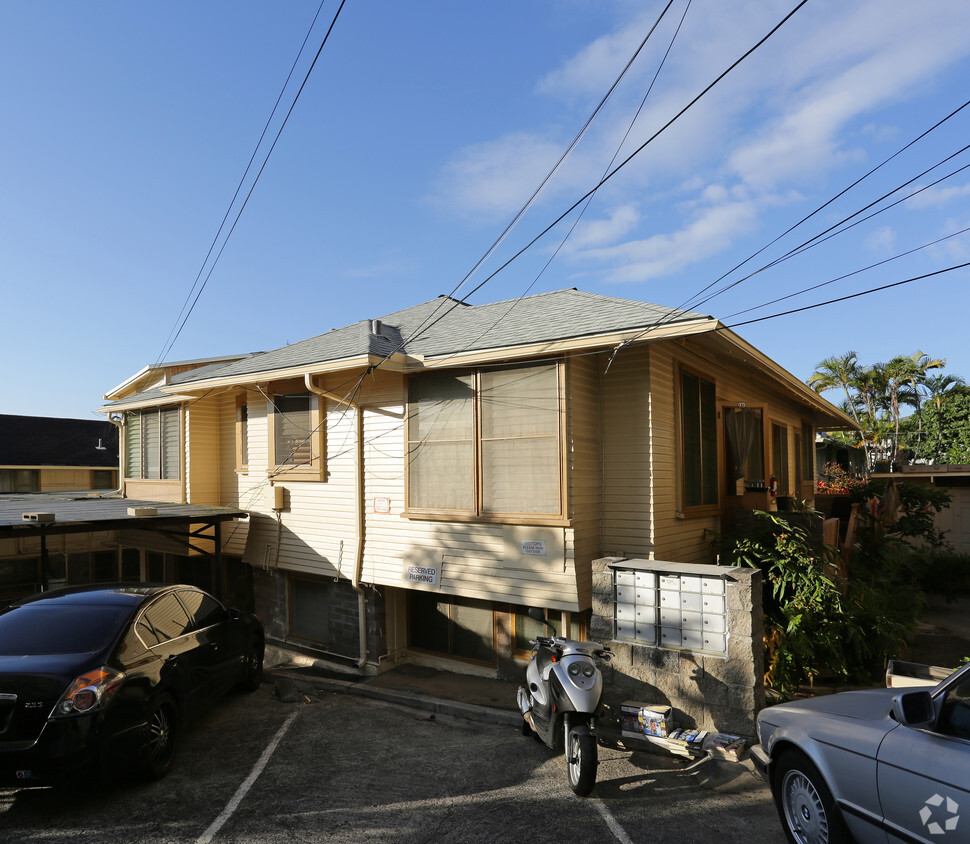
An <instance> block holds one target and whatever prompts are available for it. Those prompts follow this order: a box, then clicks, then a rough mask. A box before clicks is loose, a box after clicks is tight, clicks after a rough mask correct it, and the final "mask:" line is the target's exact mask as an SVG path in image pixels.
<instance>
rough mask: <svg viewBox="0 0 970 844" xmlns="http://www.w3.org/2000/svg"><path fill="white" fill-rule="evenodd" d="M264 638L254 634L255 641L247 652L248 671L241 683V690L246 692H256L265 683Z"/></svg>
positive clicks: (250, 644)
mask: <svg viewBox="0 0 970 844" xmlns="http://www.w3.org/2000/svg"><path fill="white" fill-rule="evenodd" d="M265 650H266V648H265V645H264V644H263V637H262V636H260V635H259V634H253V640H252V641H251V642H250V643H249V648H248V649H247V650H246V670H245V672H244V673H243V678H242V680H241V681H240V683H239V688H240V689H242V690H243V691H246V692H255V691H256V689H258V688H259V686H260V684H261V683H262V682H263V655H264V653H265Z"/></svg>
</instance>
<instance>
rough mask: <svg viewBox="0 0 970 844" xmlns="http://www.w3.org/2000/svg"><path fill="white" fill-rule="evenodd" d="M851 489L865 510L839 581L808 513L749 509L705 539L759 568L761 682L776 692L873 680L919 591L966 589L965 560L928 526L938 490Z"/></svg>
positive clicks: (913, 613) (899, 643)
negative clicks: (938, 586) (950, 585)
mask: <svg viewBox="0 0 970 844" xmlns="http://www.w3.org/2000/svg"><path fill="white" fill-rule="evenodd" d="M853 495H854V497H856V499H857V500H858V501H859V502H860V503H861V504H862V506H861V507H860V508H859V521H858V525H857V531H856V538H855V545H854V547H853V549H852V552H851V556H850V563H849V567H848V576H847V577H845V578H843V577H841V576H840V575H839V574H838V572H839V562H840V560H839V556H838V554H837V551H836V549H833V548H826V547H824V545H823V544H822V542H821V540H820V539H818V538H817V537H818V536H820V535H821V530H817V529H815V528H820V525H821V516H820V515H819V514H817V513H815V512H814V511H810V510H809V511H801V512H798V513H766V512H762V511H755V512H754V513H753V514H752V515H751V518H750V520H748V521H745V522H744V523H743V524H739V525H738V526H737V527H736V528H735V529H734V530H733V531H731V532H730V533H726V534H721V535H716V534H714V535H711V547H712V549H713V551H714V552H715V554H716V555H717V556H718V558H719V559H720V562H721V563H723V564H727V565H735V566H750V567H753V568H759V569H761V571H762V577H763V588H764V593H763V607H764V628H765V634H764V635H765V665H766V672H765V683H766V684H767V685H770V686H772V687H773V688H775V689H776V690H778V691H781V692H783V693H791V692H794V691H796V690H797V689H798V688H799V687H800V686H802V685H804V684H806V683H807V684H812V683H813V682H814V681H815V680H816V679H817V678H819V677H826V678H832V679H835V680H851V681H855V682H871V681H874V680H876V679H877V678H878V676H879V675H880V674H881V672H882V671H883V670H884V669H885V663H886V660H887V659H888V658H890V657H893V656H896V655H898V654H899V653H900V652H901V651H902V650H903V648H904V647H905V646H906V642H907V640H908V639H909V638H910V636H911V635H912V632H913V630H914V629H915V626H916V622H917V621H918V619H919V617H920V615H921V613H922V611H923V609H924V607H925V599H924V591H923V590H924V589H925V588H927V587H928V586H929V585H930V584H931V583H940V582H947V579H946V578H947V576H949V577H950V578H951V580H952V581H953V582H955V583H958V584H961V585H962V586H963V587H965V588H970V559H968V558H967V557H965V556H963V555H953V554H952V553H951V551H950V550H949V549H948V546H947V543H946V542H945V541H944V537H943V534H942V533H941V532H939V531H937V530H936V527H935V523H934V517H935V515H936V513H938V512H939V511H940V510H942V509H943V508H944V507H946V506H947V505H948V504H949V495H948V494H947V493H946V492H945V491H944V490H939V489H936V488H931V487H925V486H917V485H915V484H906V483H898V482H897V483H894V484H893V485H892V486H891V487H888V486H887V485H886V484H885V483H884V482H880V483H878V484H873V483H867V484H866V485H865V486H864V488H862V489H859V490H857V491H854V492H853ZM816 519H817V520H819V521H818V524H816V523H815V520H816ZM957 575H959V577H957Z"/></svg>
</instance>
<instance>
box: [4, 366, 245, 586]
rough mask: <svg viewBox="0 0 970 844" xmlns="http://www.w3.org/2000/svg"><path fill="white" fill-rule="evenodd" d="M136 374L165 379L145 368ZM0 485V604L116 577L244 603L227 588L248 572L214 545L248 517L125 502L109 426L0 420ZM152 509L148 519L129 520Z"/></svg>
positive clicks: (113, 435)
mask: <svg viewBox="0 0 970 844" xmlns="http://www.w3.org/2000/svg"><path fill="white" fill-rule="evenodd" d="M234 359H235V358H221V359H219V360H220V362H223V363H224V362H226V361H227V360H234ZM204 363H205V362H188V363H186V364H176V365H171V366H170V367H169V369H171V370H173V371H181V370H184V369H186V368H190V367H191V366H198V365H203V364H204ZM138 377H141V378H144V379H148V380H150V381H159V380H161V381H164V380H165V377H167V376H166V372H165V371H163V370H161V369H159V370H158V371H156V370H155V369H154V368H149V369H146V370H144V371H143V372H142V373H139V376H136V380H137V378H138ZM150 436H151V434H149V437H150ZM176 441H178V438H177V439H176ZM180 459H181V458H180ZM0 484H2V486H0V490H2V492H3V494H0V602H2V601H4V600H10V599H13V598H17V597H21V596H24V595H29V594H32V593H34V592H38V591H41V590H46V589H50V588H54V587H57V586H63V585H74V584H81V583H92V582H109V581H119V580H125V581H139V580H167V581H171V580H178V581H186V582H189V583H195V584H197V585H200V586H204V587H206V588H210V589H213V590H214V591H216V592H218V593H219V594H221V595H225V596H226V597H228V598H230V599H235V598H239V597H242V598H245V597H246V596H245V595H243V596H239V595H238V594H237V593H238V591H239V590H238V588H237V589H236V590H235V591H234V590H232V589H231V588H229V587H230V585H231V584H232V583H238V582H239V581H240V580H242V581H243V582H245V576H244V575H245V573H246V572H248V569H246V570H243V572H242V574H240V572H239V570H237V569H234V568H232V561H230V560H223V559H222V557H221V553H220V550H221V545H222V542H221V541H217V538H220V539H221V536H222V533H221V529H222V526H223V525H224V524H225V523H226V522H229V523H233V522H237V520H238V519H239V518H240V517H243V518H245V516H246V514H245V513H240V512H238V511H233V510H230V509H227V508H214V507H205V506H201V505H191V506H186V505H176V504H171V505H161V506H155V505H156V503H157V502H155V501H150V502H143V501H134V500H131V499H130V498H129V499H128V500H122V499H121V498H120V495H119V492H118V490H119V488H120V483H119V455H118V424H116V423H114V422H111V421H109V420H104V419H102V420H96V419H95V420H91V421H87V420H77V419H48V418H42V417H32V416H0ZM153 510H154V511H155V512H154V515H151V516H144V515H141V516H139V515H135V513H143V514H144V513H148V512H151V511H153ZM229 532H230V531H228V530H227V534H228V533H229ZM240 567H241V564H240ZM249 591H250V593H251V590H249ZM249 600H250V601H251V594H250V595H249ZM243 602H244V601H243Z"/></svg>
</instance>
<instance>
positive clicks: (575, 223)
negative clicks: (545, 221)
mask: <svg viewBox="0 0 970 844" xmlns="http://www.w3.org/2000/svg"><path fill="white" fill-rule="evenodd" d="M691 2H692V0H687V5H686V6H685V7H684V13H683V15H681V18H680V22H679V23H678V24H677V28H676V29H675V30H674V34H673V36H671V39H670V43H669V44H668V45H667V50H666V52H665V53H664V55H663V58H662V59H661V60H660V64H659V65H658V66H657V70H656V72H655V73H654V75H653V79H651V80H650V85H649V86H647V91H646V93H645V94H644V95H643V98H642V99H641V100H640V105H639V106H638V107H637V110H636V113H635V114H634V115H633V118H632V119H631V120H630V125H629V126H628V127H627V130H626V132H624V134H623V138H622V139H621V140H620V143H619V144H617V147H616V151H615V152H614V153H613V156H612V158H610V161H609V163H608V164H607V165H606V167H605V168H604V170H603V176H606V174H607V173H609V172H610V168H611V167H612V166H613V164H614V162H615V161H616V159H617V158H618V157H619V155H620V150H622V149H623V145H624V144H625V143H626V142H627V139H628V138H629V137H630V133H631V132H633V127H634V126H635V125H636V122H637V120H638V119H639V118H640V114H641V112H642V111H643V108H644V106H645V105H646V103H647V99H648V98H649V97H650V93H651V92H652V91H653V86H654V85H655V84H656V83H657V79H658V77H659V76H660V72H661V71H662V70H663V67H664V65H665V64H666V62H667V58H668V57H669V56H670V51H671V50H672V49H673V46H674V42H675V41H676V40H677V36H678V35H679V34H680V30H681V27H682V26H683V25H684V20H685V19H686V18H687V12H688V11H690V6H691ZM667 8H668V9H669V8H670V4H668V5H667ZM666 11H667V9H664V13H665V12H666ZM662 17H663V14H661V16H660V18H658V19H657V22H656V23H655V24H654V25H653V28H652V29H651V30H650V33H649V34H648V35H647V38H649V37H650V35H652V34H653V30H654V29H656V28H657V24H659V23H660V19H661V18H662ZM643 43H644V44H645V43H646V40H644V42H643ZM642 48H643V44H641V45H640V49H642ZM637 52H639V49H638V50H637ZM634 58H636V54H634ZM630 61H631V63H632V61H633V60H632V59H631V60H630ZM629 66H630V65H629V64H628V65H627V68H629ZM623 72H624V73H626V69H624V71H623ZM621 78H622V74H621ZM619 81H620V80H619V79H617V82H619ZM614 87H616V83H614ZM601 178H602V177H601ZM595 194H596V189H594V191H593V193H592V194H591V195H590V197H589V199H587V200H586V203H585V205H583V207H582V209H581V210H580V212H579V214H577V215H576V218H575V219H574V220H573V222H572V224H571V225H570V227H569V230H568V231H567V232H566V234H565V235H563V238H562V240H560V241H559V245H558V246H556V248H555V251H553V253H552V254H551V255H550V256H549V260H547V261H546V263H545V264H544V265H543V266H542V269H540V270H539V272H538V273H537V274H536V277H535V278H534V279H533V280H532V282H531V283H530V284H529V286H528V287H527V288H526V289H525V290H524V291H523V292H522V293H520V294H519V296H518V297H517V298H516V299H514V300H513V301H512V303H511V304H510V305H509V307H508V309H507V310H506V311H505V313H503V314H501V315H500V316H498V317H497V318H496V320H495V321H494V322H493V323H492V324H491V325H490V326H489V327H488V328H486V329H485V330H484V331H483V332H482V333H481V334H479V335H478V337H477V338H475V340H473V341H470V343H469V344H468V345H467V346H466V347H465V349H463V350H462V351H459V352H455V355H459V354H462V352H463V351H466V350H467V349H469V348H471V347H472V346H473V345H476V344H477V343H479V342H481V340H482V338H483V337H486V336H487V335H488V333H489V332H490V331H491V330H492V329H493V328H495V326H496V325H498V324H499V323H500V322H501V321H502V320H504V319H505V318H507V317H508V315H509V314H510V313H511V312H512V310H513V309H514V308H515V306H516V305H517V304H518V303H519V302H520V301H521V300H522V299H523V298H524V297H525V296H528V295H529V292H530V291H531V290H532V288H533V287H535V286H536V284H537V283H538V281H539V279H540V278H542V276H543V274H544V273H545V271H546V270H547V269H549V267H550V266H551V264H552V262H553V261H554V260H556V257H557V256H558V255H559V252H560V251H561V250H562V248H563V246H565V245H566V241H567V240H569V238H570V236H571V235H572V233H573V232H574V231H575V230H576V226H578V225H579V223H580V221H581V220H582V219H583V216H584V215H585V214H586V211H587V209H588V208H589V206H590V204H591V203H592V201H593V197H594V196H595Z"/></svg>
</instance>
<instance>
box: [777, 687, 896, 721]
mask: <svg viewBox="0 0 970 844" xmlns="http://www.w3.org/2000/svg"><path fill="white" fill-rule="evenodd" d="M898 694H899V689H860V690H859V691H853V692H839V693H838V694H834V695H819V696H818V697H812V698H806V699H805V700H795V701H791V702H789V703H782V704H779V705H778V706H771V707H769V708H768V709H765V710H764V712H763V715H764V717H765V718H766V719H767V720H768V721H772V720H773V719H772V717H771V716H772V713H775V712H791V713H797V712H813V713H819V712H824V713H827V714H829V715H841V716H842V717H844V718H859V719H862V720H865V721H882V720H883V719H885V718H887V717H888V716H889V713H890V711H891V710H892V699H893V698H894V697H895V696H896V695H898Z"/></svg>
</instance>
